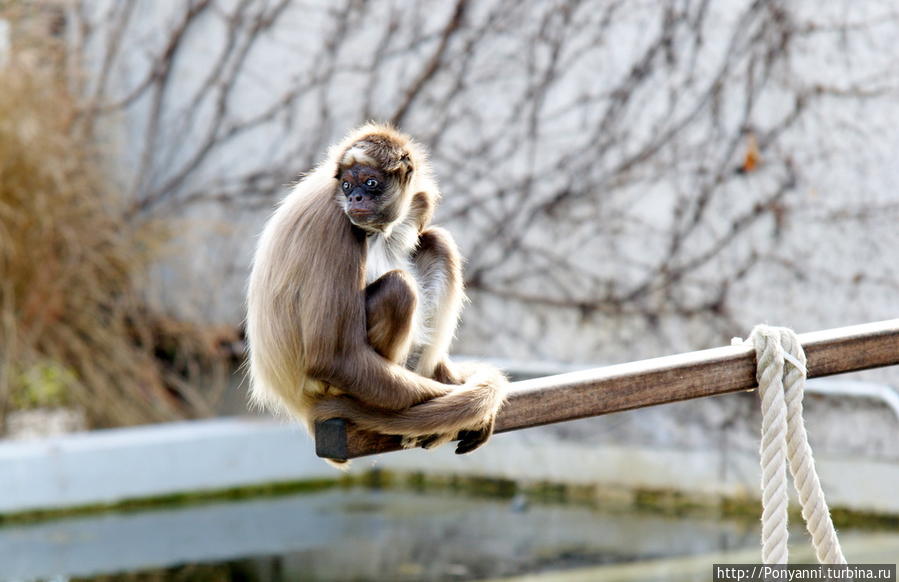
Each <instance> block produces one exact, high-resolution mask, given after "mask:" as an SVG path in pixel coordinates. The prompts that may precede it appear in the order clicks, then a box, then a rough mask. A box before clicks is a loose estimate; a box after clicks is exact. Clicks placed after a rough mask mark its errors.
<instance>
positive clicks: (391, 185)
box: [335, 129, 415, 232]
mask: <svg viewBox="0 0 899 582" xmlns="http://www.w3.org/2000/svg"><path fill="white" fill-rule="evenodd" d="M412 160H413V155H412V151H411V150H410V148H409V145H408V139H404V136H402V135H400V134H398V133H396V132H393V131H392V130H387V129H382V130H381V131H376V132H374V133H370V134H367V135H364V136H363V137H362V138H361V139H358V140H356V141H354V142H353V143H352V144H351V145H350V146H349V147H348V148H347V149H346V151H345V152H344V153H343V155H342V156H341V157H340V159H339V161H338V164H337V174H336V176H335V178H336V179H337V181H338V187H337V200H338V203H339V204H340V206H341V208H343V211H344V212H345V213H346V215H347V217H348V218H349V219H350V221H351V222H352V223H353V224H355V225H356V226H358V227H359V228H362V229H363V230H366V231H368V232H384V231H387V230H389V229H390V227H391V225H393V224H394V223H396V222H397V221H399V220H402V219H403V218H404V217H405V215H406V212H407V211H408V208H409V203H410V202H411V200H412V192H411V188H410V187H409V186H410V184H411V182H412V174H413V172H414V171H415V168H414V163H413V161H412Z"/></svg>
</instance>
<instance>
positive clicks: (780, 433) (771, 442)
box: [732, 325, 846, 564]
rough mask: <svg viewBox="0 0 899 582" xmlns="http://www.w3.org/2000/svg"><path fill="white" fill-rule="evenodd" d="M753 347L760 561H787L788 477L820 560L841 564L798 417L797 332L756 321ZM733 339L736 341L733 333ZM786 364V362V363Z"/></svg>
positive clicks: (800, 369)
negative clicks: (758, 411) (759, 410)
mask: <svg viewBox="0 0 899 582" xmlns="http://www.w3.org/2000/svg"><path fill="white" fill-rule="evenodd" d="M748 341H751V342H752V343H753V344H754V346H755V353H756V361H757V369H756V379H757V380H758V383H759V396H760V397H761V403H762V444H761V447H760V449H759V453H760V455H761V467H762V563H764V564H786V563H787V538H788V536H787V502H788V498H787V476H786V465H787V463H789V466H790V473H791V474H792V475H793V485H794V486H795V488H796V493H797V494H798V497H799V502H800V504H801V505H802V517H803V519H804V520H805V525H806V528H807V529H808V531H809V533H810V534H811V537H812V545H813V546H814V548H815V554H816V555H817V557H818V562H820V563H822V564H845V563H846V558H844V557H843V550H842V549H841V548H840V542H839V540H838V539H837V533H836V530H835V529H834V527H833V521H831V519H830V510H829V509H828V507H827V502H826V501H825V500H824V492H823V491H822V490H821V482H820V481H819V479H818V473H817V472H816V471H815V460H814V456H813V454H812V448H811V446H810V445H809V442H808V434H807V433H806V431H805V421H804V420H803V419H802V396H803V393H804V391H805V377H806V374H807V372H806V359H805V352H804V351H803V350H802V346H801V345H799V340H798V338H797V337H796V334H795V333H794V332H793V331H792V330H790V329H787V328H783V327H780V328H778V327H769V326H767V325H758V326H756V327H755V328H754V329H753V330H752V333H751V334H750V336H749V340H748ZM732 343H740V340H739V338H734V341H733V342H732ZM785 363H789V364H790V365H789V366H786V365H785Z"/></svg>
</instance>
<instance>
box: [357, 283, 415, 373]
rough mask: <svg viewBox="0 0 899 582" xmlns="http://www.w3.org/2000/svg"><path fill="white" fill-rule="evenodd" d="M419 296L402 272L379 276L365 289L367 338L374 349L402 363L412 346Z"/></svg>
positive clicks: (393, 360)
mask: <svg viewBox="0 0 899 582" xmlns="http://www.w3.org/2000/svg"><path fill="white" fill-rule="evenodd" d="M417 304H418V298H417V295H416V292H415V282H414V281H413V280H412V277H411V275H409V274H408V273H406V272H405V271H400V270H394V271H389V272H387V273H384V274H383V275H381V276H380V277H379V278H378V279H377V280H376V281H374V282H373V283H371V284H370V285H369V286H368V287H366V288H365V312H366V322H367V326H368V341H369V343H370V344H371V346H372V347H373V348H374V349H375V351H376V352H378V353H379V354H381V355H382V356H384V357H385V358H387V359H388V360H390V361H391V362H394V363H396V364H399V365H404V364H405V362H406V358H407V357H408V355H409V349H410V348H411V345H412V328H413V322H414V318H415V309H416V306H417Z"/></svg>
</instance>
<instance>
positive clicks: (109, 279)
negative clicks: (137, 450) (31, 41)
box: [0, 62, 227, 432]
mask: <svg viewBox="0 0 899 582" xmlns="http://www.w3.org/2000/svg"><path fill="white" fill-rule="evenodd" d="M0 87H2V90H0V423H3V420H4V419H5V416H6V413H8V412H9V411H10V410H11V409H12V408H14V407H16V406H18V407H22V406H33V405H58V404H64V405H70V406H75V407H78V408H81V409H83V410H84V411H85V413H86V414H87V417H88V420H89V422H90V424H91V425H93V426H108V425H120V424H134V423H142V422H148V421H159V420H168V419H175V418H181V417H185V416H197V415H204V414H207V413H210V411H211V406H212V403H213V402H214V400H215V398H216V397H217V396H218V394H219V393H220V391H221V389H222V387H223V386H224V385H225V382H226V373H227V362H226V361H225V358H224V357H223V356H221V355H220V354H219V352H218V350H217V348H216V345H215V342H214V341H213V340H212V339H211V338H210V337H207V335H206V334H204V333H202V332H200V331H198V330H196V329H195V328H192V327H190V326H185V325H178V324H175V323H172V322H170V321H167V320H165V319H164V318H160V317H158V316H155V315H153V314H151V313H150V312H149V311H148V310H147V309H146V308H145V306H144V304H143V302H142V299H141V296H140V293H139V291H138V290H139V289H140V285H141V277H142V276H143V273H144V272H145V271H146V268H147V265H148V263H149V262H150V261H151V260H152V259H153V251H154V248H157V247H158V245H159V243H160V242H161V240H162V239H161V233H160V232H158V231H156V232H153V231H152V230H151V229H148V228H146V227H145V226H137V225H133V224H129V223H128V221H127V220H126V219H125V218H124V214H123V212H122V205H121V204H120V202H121V201H120V200H118V199H117V197H116V195H115V193H114V192H112V191H111V189H110V188H109V183H110V181H109V180H107V179H105V176H104V173H103V171H102V168H101V167H100V166H99V164H98V161H97V160H98V159H99V157H98V156H97V155H96V151H95V150H94V149H93V148H92V147H91V144H90V143H89V140H88V139H86V138H83V137H79V136H78V135H76V132H74V131H73V130H72V127H73V121H74V120H75V116H76V112H75V104H74V103H73V102H72V100H71V98H70V97H69V96H68V95H67V93H66V91H65V90H64V88H63V87H62V86H61V84H60V83H58V82H57V81H56V80H55V76H54V75H52V74H51V73H49V72H45V71H42V70H40V68H39V67H34V66H31V67H29V66H26V65H22V64H17V63H15V62H14V63H12V64H10V65H8V66H7V67H6V68H5V69H4V68H0ZM201 385H202V386H205V388H204V389H203V390H200V389H198V388H196V387H197V386H201ZM211 386H214V387H216V388H215V389H210V388H209V387H211ZM2 429H3V425H2V424H0V432H2Z"/></svg>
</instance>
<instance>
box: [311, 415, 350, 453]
mask: <svg viewBox="0 0 899 582" xmlns="http://www.w3.org/2000/svg"><path fill="white" fill-rule="evenodd" d="M315 454H316V455H318V456H319V457H321V458H324V459H335V460H338V461H346V460H347V459H348V458H349V457H348V449H347V422H346V421H345V420H343V419H342V418H329V419H328V420H320V421H318V422H316V423H315Z"/></svg>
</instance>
